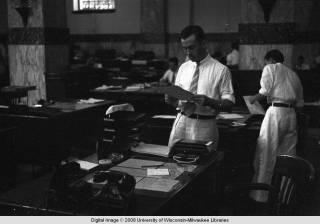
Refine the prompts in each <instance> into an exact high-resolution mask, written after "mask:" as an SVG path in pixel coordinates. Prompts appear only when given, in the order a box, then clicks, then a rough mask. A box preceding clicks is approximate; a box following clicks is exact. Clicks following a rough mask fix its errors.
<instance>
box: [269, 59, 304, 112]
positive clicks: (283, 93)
mask: <svg viewBox="0 0 320 224" xmlns="http://www.w3.org/2000/svg"><path fill="white" fill-rule="evenodd" d="M265 70H267V71H266V72H268V73H270V74H272V78H273V87H272V90H271V91H270V96H269V100H270V102H272V101H281V102H288V103H292V104H298V105H296V106H302V105H301V104H303V102H301V99H303V95H302V94H303V89H302V85H301V82H300V79H299V77H298V76H297V74H296V73H295V72H294V71H292V70H291V69H290V68H288V67H287V66H285V65H283V64H282V63H276V64H270V65H267V66H265V68H264V72H265ZM297 101H299V102H297Z"/></svg>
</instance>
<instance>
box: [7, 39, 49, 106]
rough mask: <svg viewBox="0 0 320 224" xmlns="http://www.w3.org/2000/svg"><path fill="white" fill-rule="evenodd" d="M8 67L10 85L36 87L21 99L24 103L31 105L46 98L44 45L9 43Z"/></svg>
mask: <svg viewBox="0 0 320 224" xmlns="http://www.w3.org/2000/svg"><path fill="white" fill-rule="evenodd" d="M9 69H10V84H11V85H21V86H33V85H35V86H36V88H37V89H36V90H34V91H30V92H29V94H28V98H27V99H23V100H24V102H25V103H27V104H28V105H33V104H35V103H37V102H38V100H40V99H46V85H45V75H44V73H45V46H44V45H9Z"/></svg>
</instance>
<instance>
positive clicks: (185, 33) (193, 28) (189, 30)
mask: <svg viewBox="0 0 320 224" xmlns="http://www.w3.org/2000/svg"><path fill="white" fill-rule="evenodd" d="M193 34H194V36H195V37H196V40H197V41H198V42H202V41H203V40H204V39H205V35H204V31H203V29H202V28H201V27H200V26H197V25H189V26H187V27H185V28H184V29H183V30H182V31H181V34H180V38H181V39H186V38H188V37H190V36H191V35H193Z"/></svg>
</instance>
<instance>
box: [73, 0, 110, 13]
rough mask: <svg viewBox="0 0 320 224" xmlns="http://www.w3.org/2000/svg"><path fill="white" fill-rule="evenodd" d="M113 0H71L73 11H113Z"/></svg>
mask: <svg viewBox="0 0 320 224" xmlns="http://www.w3.org/2000/svg"><path fill="white" fill-rule="evenodd" d="M115 9H116V5H115V0H73V12H74V13H90V12H95V13H96V12H113V11H115Z"/></svg>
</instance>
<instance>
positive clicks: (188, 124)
mask: <svg viewBox="0 0 320 224" xmlns="http://www.w3.org/2000/svg"><path fill="white" fill-rule="evenodd" d="M179 139H189V140H200V141H213V146H212V148H211V150H216V149H217V145H218V140H219V133H218V128H217V123H216V119H205V120H204V119H203V120H201V119H192V118H189V117H187V116H185V115H182V114H180V113H179V114H178V115H177V117H176V120H175V121H174V123H173V127H172V130H171V134H170V138H169V144H168V145H169V147H170V148H171V147H172V146H173V145H174V143H176V142H177V141H178V140H179Z"/></svg>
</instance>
